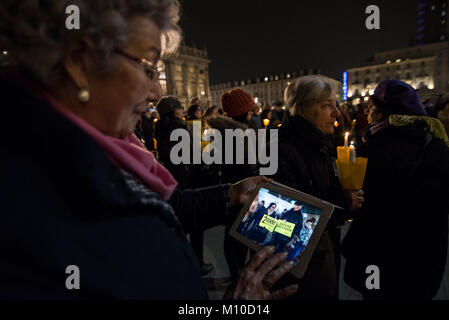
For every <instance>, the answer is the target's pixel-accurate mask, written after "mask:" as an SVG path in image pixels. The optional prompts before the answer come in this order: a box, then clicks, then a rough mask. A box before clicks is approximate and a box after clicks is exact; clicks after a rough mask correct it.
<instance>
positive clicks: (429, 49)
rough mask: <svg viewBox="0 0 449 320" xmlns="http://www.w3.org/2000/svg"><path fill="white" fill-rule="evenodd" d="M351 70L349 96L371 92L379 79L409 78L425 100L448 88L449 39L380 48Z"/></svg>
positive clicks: (354, 97) (404, 79) (448, 89)
mask: <svg viewBox="0 0 449 320" xmlns="http://www.w3.org/2000/svg"><path fill="white" fill-rule="evenodd" d="M347 73H348V98H353V99H357V98H361V97H364V96H367V95H371V94H373V92H374V89H375V88H376V86H377V85H378V84H379V82H381V81H383V80H388V79H398V80H402V81H404V82H407V83H408V84H410V85H411V86H413V87H414V88H415V89H418V93H419V95H420V97H421V98H422V99H423V100H426V99H429V98H436V97H438V96H439V95H440V94H443V93H445V92H449V42H447V41H442V42H438V43H432V44H427V45H421V46H415V47H409V48H404V49H397V50H390V51H384V52H379V53H376V54H375V55H374V59H373V60H372V61H370V62H368V63H366V64H365V65H364V66H361V67H357V68H351V69H348V70H347Z"/></svg>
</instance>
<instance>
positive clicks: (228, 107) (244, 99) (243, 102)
mask: <svg viewBox="0 0 449 320" xmlns="http://www.w3.org/2000/svg"><path fill="white" fill-rule="evenodd" d="M255 104H256V102H255V101H254V99H253V97H252V96H251V95H250V94H249V93H248V92H245V91H243V90H242V89H240V88H235V89H232V90H230V91H227V92H225V93H223V95H222V96H221V106H222V108H223V111H225V112H226V113H227V114H228V116H230V117H238V116H241V115H242V114H245V113H247V112H248V111H251V110H252V109H253V106H254V105H255Z"/></svg>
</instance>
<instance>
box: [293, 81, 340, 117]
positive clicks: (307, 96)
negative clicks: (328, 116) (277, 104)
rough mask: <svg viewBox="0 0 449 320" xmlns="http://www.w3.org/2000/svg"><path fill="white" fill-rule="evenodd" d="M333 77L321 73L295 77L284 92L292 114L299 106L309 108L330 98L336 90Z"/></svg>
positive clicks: (294, 113) (296, 111) (297, 110)
mask: <svg viewBox="0 0 449 320" xmlns="http://www.w3.org/2000/svg"><path fill="white" fill-rule="evenodd" d="M335 89H336V88H335V85H334V84H333V81H332V79H330V78H328V77H325V76H321V75H310V76H304V77H300V78H297V79H295V80H294V81H293V82H292V83H291V84H290V85H289V86H288V87H287V89H285V92H284V102H285V105H286V107H287V108H288V109H289V110H290V113H291V114H292V115H296V114H299V108H308V107H311V106H312V105H314V104H317V103H321V102H323V101H326V100H328V99H329V98H330V96H331V94H332V92H335Z"/></svg>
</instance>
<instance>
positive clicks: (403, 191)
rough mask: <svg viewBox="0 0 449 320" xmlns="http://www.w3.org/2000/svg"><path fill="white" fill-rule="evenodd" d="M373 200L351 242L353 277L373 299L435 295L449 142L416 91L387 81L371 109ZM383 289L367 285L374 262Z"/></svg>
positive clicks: (443, 244) (349, 272) (348, 270)
mask: <svg viewBox="0 0 449 320" xmlns="http://www.w3.org/2000/svg"><path fill="white" fill-rule="evenodd" d="M369 122H370V126H369V135H368V137H367V141H366V143H365V144H364V145H363V146H362V147H361V148H360V150H359V152H358V153H359V154H360V155H362V156H365V157H367V158H368V165H367V170H366V176H365V182H364V187H363V189H364V191H365V196H366V201H365V203H364V204H363V207H362V208H361V209H360V210H359V211H357V213H356V214H355V215H354V221H353V222H352V224H351V227H350V229H349V231H348V233H347V235H346V237H345V239H344V242H343V255H344V257H345V258H346V267H345V276H344V279H345V282H346V283H347V284H348V285H350V286H351V287H352V288H354V289H355V290H357V291H359V292H360V293H361V294H362V295H363V296H364V298H365V299H431V298H432V297H434V296H435V295H436V293H437V291H438V289H439V287H440V283H441V280H442V277H443V273H444V267H445V264H446V254H447V241H448V240H447V239H448V214H449V203H448V201H447V196H448V194H449V140H448V138H447V136H446V135H445V133H444V129H443V128H442V126H441V123H440V122H439V121H438V120H437V119H435V118H430V117H427V116H426V111H425V110H424V108H423V106H422V104H421V101H420V99H419V97H418V95H417V94H416V92H415V90H414V89H413V88H412V87H411V86H409V85H408V84H406V83H404V82H402V81H398V80H387V81H384V82H381V83H380V84H379V85H378V87H377V88H376V90H375V92H374V96H373V106H372V107H371V110H370V113H369ZM371 265H374V266H377V267H378V268H379V272H380V274H379V280H380V283H379V284H380V288H379V289H373V290H369V289H368V288H367V286H366V281H367V277H368V276H369V275H370V274H369V273H368V274H367V273H366V270H367V267H368V266H371Z"/></svg>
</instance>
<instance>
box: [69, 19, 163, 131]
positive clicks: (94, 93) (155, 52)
mask: <svg viewBox="0 0 449 320" xmlns="http://www.w3.org/2000/svg"><path fill="white" fill-rule="evenodd" d="M129 31H130V36H129V43H128V45H127V46H126V47H124V48H121V50H122V51H123V52H124V53H125V54H127V55H129V56H133V57H136V58H138V59H142V58H144V59H146V60H148V61H150V62H152V63H153V64H154V65H156V64H157V62H158V60H159V58H160V52H161V33H160V30H159V28H158V27H157V26H156V24H155V23H154V22H153V21H151V20H150V19H148V18H145V17H139V16H138V17H135V18H133V19H132V20H131V21H130V24H129ZM82 75H83V74H82ZM84 76H85V79H84V80H83V81H86V82H87V83H86V85H87V87H88V88H89V91H90V95H91V99H90V100H89V102H88V103H87V104H86V105H83V106H82V108H80V115H81V116H82V117H83V118H84V119H85V120H87V121H88V122H89V123H90V124H92V125H93V126H94V127H96V128H97V129H98V130H100V131H101V132H103V133H104V134H107V135H109V136H113V137H125V136H128V135H130V134H132V133H133V132H134V129H135V127H136V124H137V121H138V119H139V118H140V117H141V116H142V115H143V114H144V113H145V112H146V111H147V108H148V107H147V105H148V103H149V102H151V101H157V100H159V99H160V98H161V95H162V91H161V87H160V85H159V83H158V80H156V81H152V80H151V79H150V78H149V77H148V76H147V75H146V74H145V72H144V68H143V66H142V65H141V64H140V63H139V62H137V61H134V60H132V59H130V58H127V57H125V56H123V55H120V54H119V55H118V57H117V64H116V65H115V68H114V70H113V71H112V72H111V73H109V74H108V75H107V76H104V75H103V76H100V75H98V74H97V73H94V72H89V70H87V71H84ZM72 78H73V76H72ZM75 82H76V81H75ZM78 82H79V81H78ZM78 84H79V83H78Z"/></svg>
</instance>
